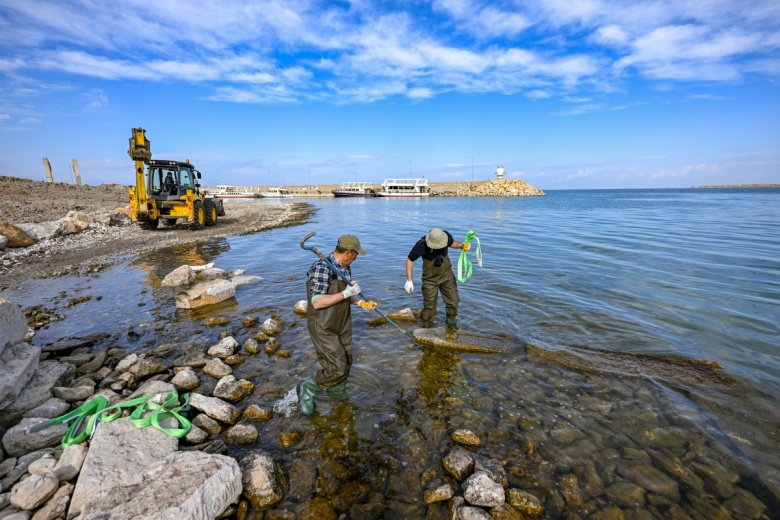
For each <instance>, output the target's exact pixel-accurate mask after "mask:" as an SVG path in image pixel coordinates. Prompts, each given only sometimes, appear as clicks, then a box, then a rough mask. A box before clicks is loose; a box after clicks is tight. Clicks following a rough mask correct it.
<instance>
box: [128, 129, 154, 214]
mask: <svg viewBox="0 0 780 520" xmlns="http://www.w3.org/2000/svg"><path fill="white" fill-rule="evenodd" d="M127 155H129V156H130V158H131V159H132V160H133V161H135V186H134V187H133V186H131V187H130V210H131V212H132V214H133V219H134V220H140V221H144V220H147V219H148V218H149V203H151V204H152V209H153V213H156V205H155V204H154V201H153V200H151V199H150V198H149V194H148V193H147V191H146V179H145V178H144V163H148V162H149V161H151V160H152V143H151V142H150V141H149V140H148V139H146V130H144V129H143V128H133V129H132V136H131V137H130V148H129V149H128V150H127Z"/></svg>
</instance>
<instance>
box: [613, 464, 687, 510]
mask: <svg viewBox="0 0 780 520" xmlns="http://www.w3.org/2000/svg"><path fill="white" fill-rule="evenodd" d="M617 470H618V473H620V474H621V475H623V476H624V477H625V478H626V479H627V480H630V481H631V482H634V483H635V484H637V485H638V486H640V487H643V488H644V489H646V490H648V491H650V492H651V493H655V494H657V495H661V496H662V497H665V498H668V499H669V500H671V501H672V502H674V503H677V502H679V501H680V487H679V486H678V484H677V482H675V481H674V479H672V478H671V477H669V476H668V475H666V473H664V472H662V471H659V470H657V469H655V468H654V467H653V466H650V465H648V464H643V463H633V464H625V465H618V468H617Z"/></svg>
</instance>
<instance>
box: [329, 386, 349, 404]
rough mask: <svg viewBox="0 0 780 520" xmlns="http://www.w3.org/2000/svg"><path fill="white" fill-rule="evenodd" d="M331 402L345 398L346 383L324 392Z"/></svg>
mask: <svg viewBox="0 0 780 520" xmlns="http://www.w3.org/2000/svg"><path fill="white" fill-rule="evenodd" d="M325 392H327V394H328V397H330V399H331V400H333V401H342V400H344V399H346V398H347V383H341V384H340V385H336V386H334V387H331V388H328V389H327V390H325Z"/></svg>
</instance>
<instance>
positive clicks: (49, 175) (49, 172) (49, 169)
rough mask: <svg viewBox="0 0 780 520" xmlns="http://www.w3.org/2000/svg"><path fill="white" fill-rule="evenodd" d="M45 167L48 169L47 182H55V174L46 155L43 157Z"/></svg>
mask: <svg viewBox="0 0 780 520" xmlns="http://www.w3.org/2000/svg"><path fill="white" fill-rule="evenodd" d="M43 169H44V170H46V182H54V175H52V173H51V163H50V162H49V159H47V158H46V157H44V158H43Z"/></svg>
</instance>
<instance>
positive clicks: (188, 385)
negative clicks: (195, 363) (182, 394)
mask: <svg viewBox="0 0 780 520" xmlns="http://www.w3.org/2000/svg"><path fill="white" fill-rule="evenodd" d="M171 383H172V384H173V385H174V386H176V387H177V388H179V389H181V390H192V389H194V388H197V387H199V386H200V378H199V377H198V374H196V373H195V372H194V371H193V370H191V369H189V368H188V369H186V370H182V371H181V372H179V373H177V374H176V375H175V376H173V379H171Z"/></svg>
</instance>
